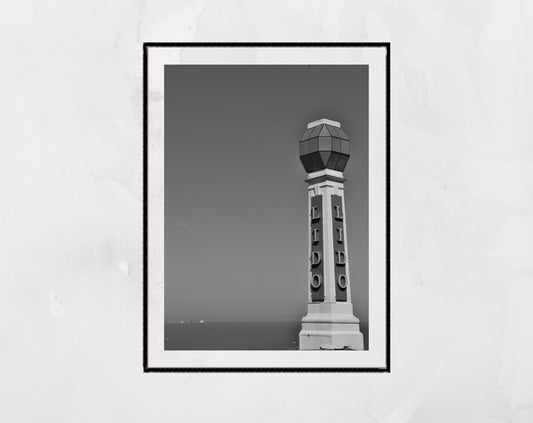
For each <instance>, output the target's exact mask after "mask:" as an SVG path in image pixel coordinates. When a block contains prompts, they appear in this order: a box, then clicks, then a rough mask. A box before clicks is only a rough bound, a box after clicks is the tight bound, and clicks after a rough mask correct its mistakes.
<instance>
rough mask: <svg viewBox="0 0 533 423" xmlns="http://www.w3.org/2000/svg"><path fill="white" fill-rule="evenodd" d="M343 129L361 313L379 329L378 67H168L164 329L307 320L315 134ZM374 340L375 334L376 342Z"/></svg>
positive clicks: (355, 299)
mask: <svg viewBox="0 0 533 423" xmlns="http://www.w3.org/2000/svg"><path fill="white" fill-rule="evenodd" d="M323 117H325V118H329V119H333V120H336V121H339V122H340V123H341V125H342V128H343V129H344V131H345V132H346V134H347V135H348V137H349V138H350V139H351V140H352V144H351V157H350V160H349V162H348V165H347V167H346V170H345V172H344V175H345V177H346V178H347V182H346V184H345V188H346V193H345V197H346V208H347V210H346V212H347V232H348V233H347V235H348V248H349V255H350V271H351V283H352V301H353V303H354V309H355V314H356V316H357V317H359V318H360V319H361V323H362V330H363V331H364V332H366V327H367V322H368V68H367V66H352V65H340V66H339V65H337V66H250V65H246V66H244V65H243V66H240V65H239V66H227V65H220V66H212V65H210V66H191V65H172V66H169V65H167V66H166V67H165V321H166V322H178V321H180V320H191V319H192V320H199V319H204V320H299V319H300V318H301V317H302V316H303V315H304V314H305V310H306V301H307V266H308V258H307V230H308V227H307V225H308V222H307V184H306V183H305V178H306V174H305V171H304V169H303V167H302V165H301V163H300V161H299V158H298V141H299V140H300V137H301V136H302V134H303V132H304V130H305V128H306V125H307V123H309V122H311V121H313V120H317V119H320V118H323ZM365 335H366V334H365Z"/></svg>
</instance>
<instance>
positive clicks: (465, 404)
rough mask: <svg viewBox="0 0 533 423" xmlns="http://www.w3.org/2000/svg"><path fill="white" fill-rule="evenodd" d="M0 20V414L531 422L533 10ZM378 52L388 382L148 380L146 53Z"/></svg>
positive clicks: (70, 5)
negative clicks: (260, 45)
mask: <svg viewBox="0 0 533 423" xmlns="http://www.w3.org/2000/svg"><path fill="white" fill-rule="evenodd" d="M2 9H3V10H2V13H1V14H0V42H1V45H2V66H0V76H1V77H0V87H1V91H0V92H1V93H2V94H1V100H0V116H2V120H1V122H2V130H1V131H0V139H1V146H2V154H1V155H0V177H1V179H0V180H1V181H2V196H1V202H2V203H1V205H0V206H1V207H0V210H1V213H0V216H1V219H0V233H1V241H0V246H1V250H0V255H1V257H3V260H2V266H0V281H1V284H2V285H1V286H2V295H1V296H0V328H1V330H2V332H1V333H2V335H3V340H4V342H3V343H2V347H1V348H0V361H1V362H2V364H3V369H2V377H1V379H0V380H1V382H0V395H1V398H2V405H1V407H0V420H2V421H28V422H31V421H37V420H38V421H43V422H47V421H50V422H60V421H87V422H93V421H94V422H102V421H131V422H133V421H139V422H141V421H142V422H144V421H172V422H174V421H178V420H179V421H184V422H205V421H226V420H227V421H239V422H241V421H242V422H245V421H249V420H250V415H251V414H252V415H253V416H254V420H255V421H258V422H271V421H280V422H293V421H294V422H296V421H302V420H303V419H304V418H305V419H306V421H308V422H319V421H324V419H325V418H328V419H329V420H331V421H335V422H354V421H357V422H387V423H399V422H466V423H489V422H490V423H496V422H530V421H532V420H533V378H532V377H531V376H532V375H533V361H532V360H531V357H533V331H532V330H531V328H532V325H533V307H531V300H532V299H533V276H532V275H533V260H532V257H533V217H532V216H533V196H532V191H533V142H532V139H531V134H532V133H533V116H532V114H533V112H532V111H533V107H532V101H531V98H532V97H533V72H531V65H532V64H533V60H532V53H531V51H532V50H531V45H532V44H533V29H531V28H532V24H533V19H532V18H533V3H531V2H525V1H523V2H520V1H518V0H506V1H503V0H493V1H485V0H467V1H458V0H457V1H436V2H431V4H430V3H429V2H422V1H419V2H417V1H405V2H384V1H353V2H349V1H331V0H330V1H293V2H290V3H289V2H286V1H279V0H277V1H273V0H270V1H268V2H246V1H231V2H205V1H180V2H173V1H163V0H160V1H156V2H146V1H138V2H136V3H133V2H129V1H124V0H122V1H116V2H103V1H80V2H65V1H41V2H38V1H30V2H24V1H18V2H10V3H9V4H7V5H5V6H4V7H3V8H2ZM380 40H381V41H391V42H392V64H393V68H392V228H393V230H392V295H393V297H392V329H393V333H392V352H393V353H392V373H390V374H259V375H256V374H143V373H142V369H141V363H142V352H141V346H142V340H141V322H142V320H141V315H142V298H141V292H142V291H141V286H142V261H141V254H142V236H141V235H142V229H141V228H142V207H141V205H142V148H141V147H142V121H141V118H142V49H141V43H142V42H143V41H380ZM307 386H313V387H316V388H314V389H313V393H316V390H317V389H318V390H321V391H322V392H321V393H320V398H321V401H320V402H318V403H317V402H316V401H314V399H313V397H312V396H311V392H309V390H308V389H305V387H307Z"/></svg>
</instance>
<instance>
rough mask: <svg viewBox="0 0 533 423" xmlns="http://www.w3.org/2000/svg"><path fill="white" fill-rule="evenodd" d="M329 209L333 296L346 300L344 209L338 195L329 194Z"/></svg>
mask: <svg viewBox="0 0 533 423" xmlns="http://www.w3.org/2000/svg"><path fill="white" fill-rule="evenodd" d="M331 209H332V210H331V212H332V216H333V219H332V222H333V253H334V258H335V298H336V300H337V301H346V300H347V291H348V290H347V289H346V288H347V287H348V277H347V272H346V250H345V248H344V244H345V243H344V233H345V230H344V211H343V209H342V197H341V196H340V195H332V196H331Z"/></svg>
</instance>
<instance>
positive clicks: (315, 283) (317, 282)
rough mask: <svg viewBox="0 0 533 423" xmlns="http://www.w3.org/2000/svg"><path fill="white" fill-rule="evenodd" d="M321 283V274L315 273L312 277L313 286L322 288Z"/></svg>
mask: <svg viewBox="0 0 533 423" xmlns="http://www.w3.org/2000/svg"><path fill="white" fill-rule="evenodd" d="M320 285H322V278H321V277H320V275H313V277H312V278H311V286H312V287H313V288H314V289H318V288H320Z"/></svg>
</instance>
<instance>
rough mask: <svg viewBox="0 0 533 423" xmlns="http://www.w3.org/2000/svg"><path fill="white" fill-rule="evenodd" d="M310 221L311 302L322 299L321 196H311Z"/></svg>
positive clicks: (322, 245) (322, 239)
mask: <svg viewBox="0 0 533 423" xmlns="http://www.w3.org/2000/svg"><path fill="white" fill-rule="evenodd" d="M309 220H310V222H311V224H310V228H311V236H310V242H311V245H310V248H309V250H310V254H311V255H310V257H309V262H310V271H311V280H310V286H311V300H312V301H313V302H320V301H324V232H323V220H324V217H323V214H322V196H321V195H315V196H313V197H311V210H310V214H309Z"/></svg>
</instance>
